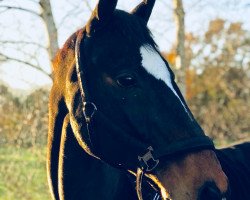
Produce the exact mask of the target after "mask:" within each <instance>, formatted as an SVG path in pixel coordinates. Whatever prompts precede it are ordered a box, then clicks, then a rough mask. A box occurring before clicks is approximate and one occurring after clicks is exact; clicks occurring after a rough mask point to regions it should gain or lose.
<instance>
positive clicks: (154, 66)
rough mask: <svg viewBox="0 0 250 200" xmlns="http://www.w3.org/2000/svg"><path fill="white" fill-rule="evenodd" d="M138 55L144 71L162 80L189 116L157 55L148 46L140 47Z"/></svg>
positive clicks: (167, 71) (161, 60)
mask: <svg viewBox="0 0 250 200" xmlns="http://www.w3.org/2000/svg"><path fill="white" fill-rule="evenodd" d="M140 53H141V56H142V66H143V67H144V68H145V70H146V71H147V72H148V73H149V74H151V75H152V76H154V77H155V78H156V79H158V80H162V81H163V82H164V83H165V84H166V85H167V86H168V87H169V88H170V89H171V90H172V92H173V93H174V94H175V96H176V97H177V98H178V99H179V100H180V102H181V104H182V106H183V107H184V109H185V111H186V112H187V113H188V115H189V112H188V110H187V108H186V106H185V105H184V103H183V102H182V100H181V98H180V97H179V96H178V94H177V93H176V91H175V89H174V87H173V85H172V80H171V75H170V72H169V70H168V68H167V66H166V64H165V62H164V61H163V59H162V58H161V56H160V55H159V53H158V52H157V51H155V50H154V49H153V48H152V47H150V46H142V47H141V48H140Z"/></svg>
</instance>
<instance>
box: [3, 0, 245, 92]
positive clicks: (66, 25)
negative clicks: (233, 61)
mask: <svg viewBox="0 0 250 200" xmlns="http://www.w3.org/2000/svg"><path fill="white" fill-rule="evenodd" d="M36 2H37V0H3V1H0V16H1V17H0V53H4V54H6V55H9V56H11V57H15V58H18V59H23V58H25V59H27V60H28V61H31V62H34V63H36V62H38V63H39V64H40V65H41V66H43V69H44V70H45V71H47V72H50V64H49V59H48V55H47V52H46V50H45V49H43V48H38V47H37V46H36V45H24V44H19V45H16V44H9V45H7V46H6V45H3V44H2V43H1V41H6V40H9V41H32V42H34V43H38V44H39V45H40V46H45V47H46V45H47V37H46V32H45V27H44V24H43V22H42V20H41V19H40V18H39V17H37V16H34V15H32V14H29V13H27V12H23V11H15V10H9V11H5V12H3V9H1V6H3V5H12V6H13V5H14V6H18V7H22V8H26V9H31V10H33V11H35V12H39V11H40V10H39V9H40V8H39V6H38V4H37V3H36ZM68 2H69V1H67V0H51V4H52V9H53V15H54V18H55V21H56V26H57V28H58V33H59V45H60V47H61V46H62V45H63V44H64V42H65V41H66V39H67V38H68V37H69V36H70V35H71V34H72V33H73V32H74V31H76V30H77V29H79V28H81V27H83V26H84V24H85V23H86V21H87V20H88V17H89V15H90V12H89V9H88V8H87V6H86V4H84V3H83V1H82V0H72V1H70V3H68ZM89 2H91V7H92V8H93V7H94V5H95V3H96V2H97V1H93V0H91V1H89ZM139 2H140V1H139V0H120V1H119V4H118V8H119V9H124V10H127V11H129V10H131V9H132V8H133V7H134V6H135V5H137V4H138V3H139ZM183 2H184V9H185V14H186V19H185V24H186V31H187V32H192V33H194V34H202V33H204V32H205V30H206V28H207V26H208V23H209V21H210V20H212V19H215V18H218V17H220V18H223V19H226V20H228V21H231V22H235V21H240V22H242V23H243V24H244V28H245V29H247V30H249V31H250V20H249V19H250V0H238V1H236V0H220V1H218V0H183ZM173 21H174V19H173V11H172V0H156V5H155V8H154V10H153V14H152V17H151V19H150V21H149V28H150V29H151V31H152V33H153V36H154V38H155V40H156V42H157V44H158V45H159V48H160V49H161V50H162V51H168V50H169V48H170V47H171V45H172V44H173V43H174V41H175V26H174V23H173ZM1 82H5V83H7V84H8V85H9V86H10V87H12V88H16V89H24V90H29V89H31V88H34V87H40V86H43V85H50V84H51V80H50V79H49V78H48V77H47V76H45V75H43V74H41V73H39V72H37V71H36V70H34V69H31V68H30V67H27V66H25V65H22V64H20V63H17V62H5V63H0V83H1Z"/></svg>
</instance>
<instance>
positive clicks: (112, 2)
mask: <svg viewBox="0 0 250 200" xmlns="http://www.w3.org/2000/svg"><path fill="white" fill-rule="evenodd" d="M117 1H118V0H99V2H98V3H97V5H96V7H95V9H94V11H93V12H92V15H91V17H90V19H89V21H88V23H87V25H86V31H87V34H88V35H91V34H92V33H93V32H95V31H96V30H98V29H100V28H101V27H103V25H104V24H106V23H107V21H108V20H109V19H110V17H111V16H112V15H113V13H114V11H115V8H116V5H117Z"/></svg>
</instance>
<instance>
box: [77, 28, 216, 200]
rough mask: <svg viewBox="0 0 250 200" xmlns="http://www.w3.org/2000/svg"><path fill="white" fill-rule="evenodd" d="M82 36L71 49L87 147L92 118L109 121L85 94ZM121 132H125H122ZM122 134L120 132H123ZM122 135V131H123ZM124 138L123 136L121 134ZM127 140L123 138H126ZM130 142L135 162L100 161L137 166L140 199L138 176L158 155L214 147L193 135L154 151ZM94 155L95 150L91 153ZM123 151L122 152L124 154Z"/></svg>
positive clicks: (151, 166)
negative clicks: (74, 56)
mask: <svg viewBox="0 0 250 200" xmlns="http://www.w3.org/2000/svg"><path fill="white" fill-rule="evenodd" d="M84 37H85V29H83V30H81V31H79V33H78V35H77V40H76V48H75V55H76V70H77V77H78V83H79V87H80V92H81V97H82V103H83V114H84V118H85V123H86V127H87V135H88V137H89V141H88V142H89V143H90V148H93V149H94V145H93V144H92V142H91V134H93V132H92V129H91V128H92V123H93V121H94V120H93V119H95V118H96V119H99V120H102V121H104V122H109V119H108V118H107V117H105V115H104V114H103V113H102V112H101V111H99V110H98V108H97V106H96V105H95V103H94V102H92V101H91V99H90V95H89V93H88V88H87V83H86V79H85V75H86V71H85V70H86V68H85V67H84V63H82V62H81V59H82V58H81V55H80V45H81V42H83V41H84ZM112 126H113V127H112V128H113V129H114V130H116V129H117V130H119V131H121V132H122V130H120V129H119V127H117V126H116V125H112ZM124 134H125V133H124ZM124 134H123V135H124ZM125 135H126V134H125ZM125 138H126V137H125ZM126 139H127V138H126ZM129 139H130V140H134V141H130V140H129V141H130V143H129V144H128V148H129V146H133V147H134V148H135V149H138V152H140V153H139V154H137V155H134V156H136V157H137V158H138V160H137V162H135V163H128V160H125V161H124V164H123V165H121V164H117V163H116V162H112V161H110V160H109V161H107V160H105V159H102V158H100V159H102V160H103V161H105V162H107V163H108V164H111V165H112V166H114V167H116V168H123V169H126V170H131V166H132V168H137V169H139V171H138V173H137V176H136V178H137V183H136V188H137V195H138V198H139V199H140V200H142V199H143V198H142V193H141V184H142V177H143V175H144V173H145V172H152V171H153V170H154V169H155V168H156V167H157V166H158V164H159V162H160V158H162V157H163V156H164V157H172V156H173V155H176V154H179V153H184V152H186V151H194V150H201V149H214V144H213V142H212V140H211V139H210V138H209V137H207V136H205V135H202V136H197V137H193V138H189V139H185V140H181V141H177V142H174V143H171V144H168V145H167V146H166V147H164V149H156V150H154V149H153V148H152V147H151V146H149V145H148V144H144V143H143V142H141V141H138V140H137V139H135V138H133V137H130V136H129ZM93 154H95V152H94V153H93ZM124 154H126V152H125V153H124ZM95 156H96V157H97V158H99V155H95ZM158 195H159V194H157V191H156V195H155V197H154V199H159V197H158Z"/></svg>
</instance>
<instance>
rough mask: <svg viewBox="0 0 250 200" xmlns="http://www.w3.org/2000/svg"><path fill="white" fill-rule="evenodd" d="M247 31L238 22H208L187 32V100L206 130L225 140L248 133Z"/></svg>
mask: <svg viewBox="0 0 250 200" xmlns="http://www.w3.org/2000/svg"><path fill="white" fill-rule="evenodd" d="M249 35H250V32H249V31H246V30H244V28H243V26H242V24H241V23H238V22H234V23H229V22H227V21H225V20H223V19H215V20H213V21H211V22H210V24H209V27H208V29H207V31H206V32H205V34H204V35H202V36H194V35H193V34H187V35H186V41H187V44H186V52H187V63H188V64H189V65H190V69H189V75H190V77H189V78H190V83H189V84H190V91H189V95H188V98H189V104H190V105H191V109H192V110H193V111H194V113H195V116H196V117H197V118H198V120H199V121H200V123H201V124H202V127H203V128H204V129H205V130H206V132H207V133H208V134H209V135H210V136H212V137H214V138H216V139H219V140H220V141H224V142H228V141H234V140H237V139H243V138H249V137H250V126H249V121H250V116H249V114H248V113H249V110H250V89H249V88H250V77H249V74H250V53H249V52H250V37H249Z"/></svg>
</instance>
